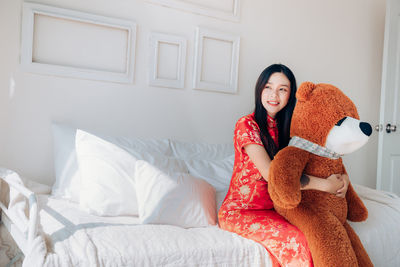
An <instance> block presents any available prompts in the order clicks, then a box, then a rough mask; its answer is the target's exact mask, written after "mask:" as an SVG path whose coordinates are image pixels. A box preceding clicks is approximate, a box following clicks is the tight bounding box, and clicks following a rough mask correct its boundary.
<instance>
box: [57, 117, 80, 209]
mask: <svg viewBox="0 0 400 267" xmlns="http://www.w3.org/2000/svg"><path fill="white" fill-rule="evenodd" d="M52 131H53V142H54V168H55V174H56V181H55V183H54V184H53V187H52V190H51V194H52V195H53V196H55V197H58V198H65V199H69V200H73V201H75V202H79V191H80V189H79V188H80V180H81V178H80V173H79V168H78V161H77V159H76V152H75V135H76V129H74V128H71V127H68V126H65V125H61V124H55V123H53V124H52Z"/></svg>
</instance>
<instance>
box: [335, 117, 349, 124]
mask: <svg viewBox="0 0 400 267" xmlns="http://www.w3.org/2000/svg"><path fill="white" fill-rule="evenodd" d="M346 118H347V117H344V118H343V119H341V120H339V121H338V122H337V123H336V126H340V125H341V124H342V122H343V121H344V120H345V119H346Z"/></svg>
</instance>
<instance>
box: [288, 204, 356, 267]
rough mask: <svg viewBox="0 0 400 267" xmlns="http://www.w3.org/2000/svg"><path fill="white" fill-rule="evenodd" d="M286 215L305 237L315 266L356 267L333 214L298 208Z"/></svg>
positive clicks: (347, 239)
mask: <svg viewBox="0 0 400 267" xmlns="http://www.w3.org/2000/svg"><path fill="white" fill-rule="evenodd" d="M285 215H286V217H287V219H288V220H289V221H290V222H291V223H293V224H294V225H295V226H297V227H298V228H299V229H300V230H301V231H302V232H303V234H304V235H305V236H306V239H307V242H308V246H309V248H310V251H311V255H312V258H313V262H314V266H315V267H326V266H329V267H336V266H337V267H358V266H359V265H358V261H357V257H356V254H355V252H354V250H353V247H352V244H351V242H350V239H349V237H348V235H347V231H346V229H345V228H344V227H343V224H342V223H341V222H340V221H339V220H338V219H337V218H336V217H335V216H334V215H333V214H331V213H329V212H323V211H321V210H320V211H316V210H312V208H304V207H301V206H298V207H297V208H295V209H293V210H289V211H288V212H287V213H286V214H285ZM363 267H364V266H363Z"/></svg>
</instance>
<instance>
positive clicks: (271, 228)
mask: <svg viewBox="0 0 400 267" xmlns="http://www.w3.org/2000/svg"><path fill="white" fill-rule="evenodd" d="M296 90H297V87H296V80H295V77H294V75H293V73H292V71H291V70H290V69H289V68H288V67H286V66H284V65H281V64H274V65H271V66H269V67H268V68H266V69H265V70H264V71H263V72H262V73H261V75H260V77H259V78H258V80H257V83H256V88H255V109H254V113H252V114H249V115H247V116H244V117H242V118H240V119H239V120H238V122H237V123H236V126H235V133H234V146H235V162H234V168H233V174H232V179H231V183H230V187H229V191H228V193H227V195H226V197H225V200H224V202H223V204H222V206H221V209H220V211H219V213H218V219H219V224H220V227H221V228H222V229H225V230H228V231H231V232H235V233H237V234H239V235H241V236H244V237H246V238H249V239H252V240H254V241H256V242H259V243H261V244H262V245H263V246H264V247H265V248H266V249H267V250H268V252H269V253H270V255H271V259H272V262H273V265H274V266H279V265H281V266H312V259H311V254H310V251H309V249H308V246H307V241H306V239H305V237H304V236H303V234H302V233H301V232H300V231H299V230H298V229H297V228H296V227H295V226H293V225H291V224H290V223H289V222H287V221H286V220H285V219H284V218H283V217H282V216H280V215H279V214H278V213H277V212H276V211H275V210H274V209H273V203H272V200H271V198H270V197H269V194H268V179H267V178H268V170H269V166H270V164H271V160H273V158H274V155H275V154H276V153H277V152H278V150H279V149H282V148H284V147H285V146H287V145H288V143H289V138H290V136H289V134H290V121H291V118H292V113H293V109H294V106H295V103H296V99H295V94H296ZM301 184H302V188H301V189H302V190H309V189H314V190H321V191H326V192H330V193H332V194H336V195H337V196H338V197H344V196H345V194H346V191H347V186H348V177H347V176H346V175H342V176H340V175H336V174H334V175H331V176H330V177H328V178H327V179H322V178H318V177H313V176H310V175H306V174H304V175H303V176H302V179H301Z"/></svg>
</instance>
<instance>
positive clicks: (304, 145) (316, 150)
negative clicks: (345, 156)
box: [289, 136, 340, 159]
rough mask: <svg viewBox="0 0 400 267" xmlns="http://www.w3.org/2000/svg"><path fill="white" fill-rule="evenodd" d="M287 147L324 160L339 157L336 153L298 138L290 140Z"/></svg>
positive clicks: (294, 137)
mask: <svg viewBox="0 0 400 267" xmlns="http://www.w3.org/2000/svg"><path fill="white" fill-rule="evenodd" d="M289 146H294V147H297V148H300V149H303V150H305V151H308V152H310V153H313V154H315V155H318V156H321V157H325V158H330V159H338V158H340V155H339V154H338V153H336V152H334V151H332V150H329V149H328V148H326V147H323V146H320V145H318V144H315V143H313V142H310V141H308V140H306V139H303V138H301V137H298V136H293V137H292V139H290V142H289Z"/></svg>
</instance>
